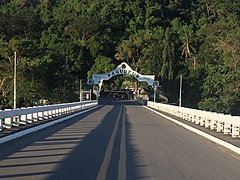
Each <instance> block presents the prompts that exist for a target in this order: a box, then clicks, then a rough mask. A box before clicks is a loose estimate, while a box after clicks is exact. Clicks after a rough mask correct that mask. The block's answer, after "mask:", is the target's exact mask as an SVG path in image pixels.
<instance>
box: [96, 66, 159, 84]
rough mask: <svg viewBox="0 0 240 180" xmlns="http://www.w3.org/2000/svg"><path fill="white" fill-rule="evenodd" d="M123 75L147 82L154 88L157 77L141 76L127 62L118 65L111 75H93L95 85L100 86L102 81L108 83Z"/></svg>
mask: <svg viewBox="0 0 240 180" xmlns="http://www.w3.org/2000/svg"><path fill="white" fill-rule="evenodd" d="M122 74H128V75H131V76H133V77H135V78H136V79H137V80H138V81H145V82H147V83H148V85H149V86H152V85H153V83H154V78H155V75H142V74H139V73H138V72H136V71H134V70H132V68H131V67H130V66H129V65H128V64H127V63H125V62H123V63H121V64H120V65H118V66H117V68H116V69H114V70H112V71H111V72H109V73H105V74H93V75H92V79H93V81H94V84H99V83H100V84H101V83H102V82H101V81H102V80H104V81H106V80H109V79H110V78H112V77H114V76H117V75H122Z"/></svg>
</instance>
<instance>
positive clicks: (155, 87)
mask: <svg viewBox="0 0 240 180" xmlns="http://www.w3.org/2000/svg"><path fill="white" fill-rule="evenodd" d="M156 91H157V86H156V85H154V97H153V98H154V100H153V101H154V102H156Z"/></svg>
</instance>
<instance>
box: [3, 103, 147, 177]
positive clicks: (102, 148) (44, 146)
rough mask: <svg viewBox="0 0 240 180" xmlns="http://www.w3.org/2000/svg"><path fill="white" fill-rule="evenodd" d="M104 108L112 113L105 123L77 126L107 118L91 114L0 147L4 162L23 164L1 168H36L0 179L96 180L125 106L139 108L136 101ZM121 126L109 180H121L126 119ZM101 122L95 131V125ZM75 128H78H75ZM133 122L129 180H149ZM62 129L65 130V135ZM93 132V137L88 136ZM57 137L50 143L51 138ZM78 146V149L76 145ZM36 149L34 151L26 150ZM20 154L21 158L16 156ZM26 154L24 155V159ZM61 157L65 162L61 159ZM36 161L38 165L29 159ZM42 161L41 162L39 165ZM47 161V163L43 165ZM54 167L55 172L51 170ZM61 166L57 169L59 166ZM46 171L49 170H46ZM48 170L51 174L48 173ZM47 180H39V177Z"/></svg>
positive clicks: (128, 152)
mask: <svg viewBox="0 0 240 180" xmlns="http://www.w3.org/2000/svg"><path fill="white" fill-rule="evenodd" d="M100 104H102V105H103V106H102V107H101V109H102V110H104V108H106V109H105V111H108V112H107V113H106V114H105V115H104V116H103V117H102V118H101V119H100V118H99V119H94V120H91V121H90V122H89V123H88V122H87V121H86V122H85V124H84V128H81V127H78V126H80V125H78V126H75V125H74V124H75V123H77V122H79V121H81V120H82V119H84V118H87V117H88V116H89V115H90V114H92V113H94V112H96V113H99V114H104V113H103V112H102V110H101V111H100V109H96V110H93V111H91V112H88V113H85V114H82V115H80V116H78V117H76V118H72V119H71V120H70V121H64V122H62V123H59V124H57V125H54V126H51V127H48V128H47V131H46V130H40V131H38V132H35V133H33V134H31V135H28V136H27V137H26V138H23V139H17V140H13V141H11V142H8V143H5V144H4V145H0V160H4V159H9V160H18V161H19V160H20V161H21V163H19V164H9V165H4V164H2V165H0V170H1V168H4V169H5V168H9V169H10V168H19V167H20V168H28V167H29V166H31V167H34V168H33V171H31V172H28V171H26V172H22V173H15V174H10V175H5V176H4V175H2V176H1V175H0V178H2V179H4V178H11V179H15V178H16V179H17V178H25V179H29V178H32V177H33V176H34V177H35V179H48V180H61V179H64V180H65V179H71V180H74V179H77V180H95V179H96V178H97V176H98V173H99V170H100V167H101V165H102V163H103V160H104V157H105V153H106V149H107V147H108V144H109V141H110V138H111V135H112V133H113V129H114V127H115V124H116V119H117V117H118V114H119V112H120V109H121V107H122V106H125V107H126V106H131V107H134V108H138V104H137V102H136V101H113V100H103V101H101V102H100ZM122 116H123V114H121V118H120V121H119V124H118V129H117V133H116V137H115V141H114V145H113V149H112V154H111V160H110V164H109V166H108V169H107V175H106V177H107V178H106V179H109V180H115V179H118V168H119V159H120V156H121V152H120V147H121V135H122V134H121V133H122V121H123V118H122ZM95 122H100V124H99V125H97V126H96V127H94V128H93V129H92V130H91V131H89V129H91V128H92V127H93V126H92V124H91V123H95ZM71 125H74V126H73V127H72V126H71ZM132 128H133V127H132V125H131V123H130V120H129V119H128V117H127V116H126V122H125V129H126V136H125V138H126V139H125V142H126V144H125V150H126V167H125V169H126V179H129V180H130V179H131V180H134V179H148V178H149V177H148V176H144V175H143V174H142V173H141V172H139V170H140V169H141V168H142V167H145V166H146V165H145V164H143V163H140V162H139V159H140V158H141V157H139V153H138V151H139V149H138V147H135V146H134V145H133V144H132V142H131V141H132V138H133V136H134V134H133V131H132ZM62 129H65V130H64V131H62ZM87 131H88V132H90V133H87ZM84 133H86V136H85V137H84V138H82V139H81V137H80V135H81V134H84ZM53 134H54V137H52V138H51V139H48V137H50V136H51V135H53ZM36 135H37V136H36ZM73 143H74V147H73V146H71V147H69V145H72V144H73ZM6 146H10V147H12V148H11V149H6V150H4V147H6ZM28 146H32V147H34V148H31V149H29V148H25V147H28ZM17 152H20V154H21V155H19V156H13V154H15V153H17ZM22 154H24V155H22ZM59 157H61V158H59ZM33 158H34V159H35V160H36V161H35V162H31V161H28V159H29V160H30V159H33ZM37 159H39V161H37ZM42 159H44V160H45V161H42ZM51 165H54V166H55V168H54V169H51V168H49V169H48V168H47V167H48V166H49V167H51ZM56 165H57V166H56ZM42 166H44V167H45V169H43V168H42ZM46 168H47V169H48V170H46ZM40 176H41V177H44V178H39V177H40Z"/></svg>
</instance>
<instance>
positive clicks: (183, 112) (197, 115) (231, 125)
mask: <svg viewBox="0 0 240 180" xmlns="http://www.w3.org/2000/svg"><path fill="white" fill-rule="evenodd" d="M147 106H148V107H151V108H153V109H156V110H160V111H162V112H166V113H169V114H171V115H174V116H177V117H179V118H181V119H184V120H186V121H191V122H193V123H195V124H198V125H200V126H202V127H205V128H209V129H211V130H215V131H217V132H222V133H223V134H229V135H231V136H232V137H240V117H239V116H231V115H229V114H222V113H216V112H210V111H202V110H197V109H191V108H185V107H178V106H173V105H169V104H162V103H154V102H151V101H148V103H147Z"/></svg>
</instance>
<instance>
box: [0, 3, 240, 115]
mask: <svg viewBox="0 0 240 180" xmlns="http://www.w3.org/2000/svg"><path fill="white" fill-rule="evenodd" d="M15 51H16V52H17V55H18V66H17V84H18V96H17V97H18V98H17V106H18V107H20V106H30V105H34V104H39V103H41V102H42V101H43V100H46V99H47V100H48V101H49V102H50V103H58V102H67V101H76V100H78V89H79V79H83V80H85V81H86V80H87V78H90V76H91V74H92V73H104V72H108V71H109V70H111V69H112V68H113V67H115V66H116V65H117V64H119V63H121V62H122V61H124V62H127V63H128V64H129V65H130V66H131V67H132V68H133V69H135V70H136V71H138V72H139V73H142V74H155V75H156V80H159V81H160V84H161V85H162V89H163V92H164V93H165V94H166V95H167V97H168V98H169V100H170V102H172V103H177V101H178V89H179V77H180V75H183V102H182V104H183V106H189V107H195V108H200V109H204V110H211V111H217V112H225V113H232V114H240V64H239V63H240V62H239V60H240V1H239V0H198V1H196V0H67V1H66V0H1V1H0V72H1V73H0V108H1V109H3V108H11V107H12V105H13V101H12V100H13V54H14V52H15ZM121 79H123V78H121V77H119V78H116V79H115V80H114V81H111V82H110V83H111V84H110V85H109V87H111V88H112V89H117V88H119V86H120V84H121V83H119V81H121Z"/></svg>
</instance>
